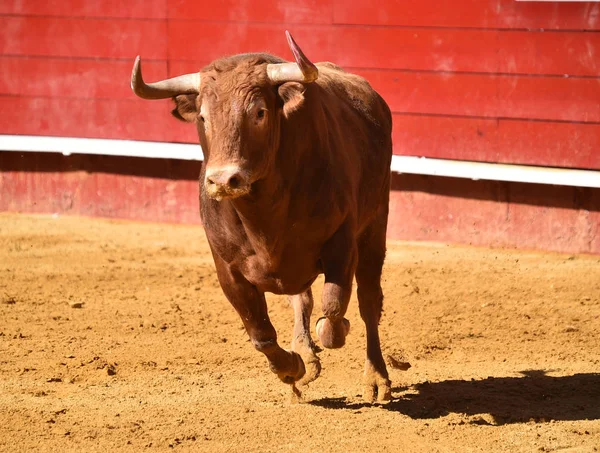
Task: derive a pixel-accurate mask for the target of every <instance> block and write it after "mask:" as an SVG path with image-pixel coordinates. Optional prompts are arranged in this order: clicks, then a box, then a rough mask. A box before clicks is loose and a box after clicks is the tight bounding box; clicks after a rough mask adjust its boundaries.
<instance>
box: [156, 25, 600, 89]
mask: <svg viewBox="0 0 600 453" xmlns="http://www.w3.org/2000/svg"><path fill="white" fill-rule="evenodd" d="M285 28H286V27H285V26H283V25H272V24H238V23H209V22H199V21H175V20H173V21H169V24H168V39H169V59H172V60H185V61H212V60H214V59H216V58H219V57H222V56H224V55H231V54H236V53H243V52H259V51H267V52H271V53H274V54H275V55H279V56H281V57H283V58H286V59H291V58H292V56H291V52H290V50H289V49H288V46H287V43H286V40H285V35H284V31H285ZM291 31H292V32H293V33H294V37H295V38H296V41H297V42H298V43H299V44H300V46H301V47H302V49H303V50H304V52H305V53H306V54H307V55H308V56H309V58H311V59H312V60H313V61H333V62H334V63H337V64H339V65H340V66H343V67H349V68H379V69H412V70H426V71H444V72H452V71H458V72H486V73H510V74H559V75H565V74H570V75H574V76H594V77H597V76H600V63H599V62H598V59H597V58H594V55H597V54H599V53H600V33H585V32H554V33H550V32H548V33H528V32H520V31H496V30H490V31H486V30H454V29H405V28H401V29H399V28H378V27H341V26H333V27H329V26H324V27H316V26H306V25H297V26H295V27H292V28H291ZM215 36H220V37H221V39H218V40H215V39H214V37H215ZM191 42H193V43H194V46H193V48H191V47H190V44H189V43H191Z"/></svg>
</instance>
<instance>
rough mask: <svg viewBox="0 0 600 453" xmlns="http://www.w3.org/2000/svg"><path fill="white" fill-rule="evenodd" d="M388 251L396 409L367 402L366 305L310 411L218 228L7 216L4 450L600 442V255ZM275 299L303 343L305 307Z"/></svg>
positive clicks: (591, 445) (2, 259)
mask: <svg viewBox="0 0 600 453" xmlns="http://www.w3.org/2000/svg"><path fill="white" fill-rule="evenodd" d="M388 248H389V251H388V258H387V263H386V267H385V270H384V282H383V287H384V293H385V295H386V299H385V312H384V317H383V320H382V323H381V336H382V342H383V349H384V355H386V356H388V357H391V359H390V360H392V361H393V360H397V361H404V360H407V361H409V362H410V363H411V364H412V368H410V369H409V370H408V371H400V370H397V369H393V368H391V367H390V375H391V376H390V377H391V379H392V382H393V401H391V402H390V403H388V404H386V405H369V404H365V403H364V402H363V401H362V399H361V393H362V387H361V375H362V369H363V359H364V344H365V338H364V327H363V324H362V322H361V320H360V317H359V315H358V310H357V303H356V299H355V297H354V298H353V300H352V302H351V304H350V309H349V313H348V316H347V317H348V318H349V319H350V321H351V323H352V330H351V333H350V335H349V337H348V339H347V344H346V346H345V347H344V348H343V349H341V350H335V351H329V350H325V351H323V352H322V353H321V354H320V357H321V361H322V365H323V371H322V374H321V377H320V378H319V379H318V380H317V381H315V382H314V383H312V384H311V385H310V386H309V387H308V388H304V389H303V401H302V402H299V403H298V402H294V401H293V399H292V395H291V391H290V387H289V386H286V385H284V384H282V383H280V382H279V381H278V380H277V378H276V377H275V375H273V374H272V373H271V372H270V371H269V369H268V366H267V363H266V360H265V359H264V357H263V356H262V355H261V354H259V353H258V352H256V351H255V350H254V349H253V347H252V346H251V344H250V342H249V341H248V340H247V337H246V334H245V332H244V330H243V329H242V323H241V321H240V320H239V319H238V317H237V315H236V314H235V312H234V310H233V308H232V307H231V306H230V305H229V303H228V302H227V301H226V299H225V297H224V296H223V295H222V292H221V289H220V288H219V285H218V282H217V279H216V276H215V272H214V269H213V264H212V260H211V256H210V252H209V248H208V245H207V243H206V240H205V237H204V232H203V231H202V229H201V228H199V227H195V226H182V225H164V224H160V225H157V224H142V223H132V222H118V221H107V220H98V219H85V218H53V217H50V216H25V215H16V214H2V215H0V451H11V452H18V451H40V452H42V451H52V452H57V451H60V452H65V451H78V452H79V451H85V452H93V451H111V450H113V451H134V452H138V451H146V450H149V451H153V450H155V451H162V450H168V449H171V448H172V449H175V450H180V451H186V450H187V451H207V452H208V451H210V452H221V451H232V452H234V451H243V452H286V451H294V452H298V451H302V452H324V451H343V452H350V451H352V452H354V451H357V452H358V451H370V452H380V451H382V452H383V451H389V452H392V451H394V452H396V451H406V452H455V451H456V452H458V451H460V452H500V451H502V452H506V451H510V452H532V451H533V452H535V451H542V452H548V451H560V452H591V451H598V450H600V374H598V373H599V371H600V335H599V332H600V257H598V256H580V255H561V254H549V253H533V252H522V251H507V250H493V249H484V248H468V247H455V246H446V245H432V244H414V243H410V244H409V243H402V242H390V243H389V244H388ZM321 283H322V280H318V281H317V283H315V285H314V287H313V289H314V291H315V302H316V307H315V308H316V310H315V314H314V315H313V323H314V320H316V318H317V317H318V316H319V313H320V309H319V300H320V287H321ZM268 300H269V309H270V315H271V318H272V321H273V323H274V325H275V327H276V328H277V331H278V333H279V341H280V343H281V344H283V345H285V347H288V345H289V343H290V340H291V338H290V337H291V332H292V322H293V313H292V310H291V308H290V307H289V305H288V301H287V299H286V298H285V297H279V296H270V297H268ZM313 328H314V326H313ZM313 335H314V334H313Z"/></svg>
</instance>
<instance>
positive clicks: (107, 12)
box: [0, 0, 167, 19]
mask: <svg viewBox="0 0 600 453" xmlns="http://www.w3.org/2000/svg"><path fill="white" fill-rule="evenodd" d="M0 14H12V15H21V16H62V17H112V18H147V19H164V18H166V15H167V11H166V5H165V0H128V1H126V2H123V1H120V0H103V1H98V2H96V1H89V0H27V1H23V0H2V2H0Z"/></svg>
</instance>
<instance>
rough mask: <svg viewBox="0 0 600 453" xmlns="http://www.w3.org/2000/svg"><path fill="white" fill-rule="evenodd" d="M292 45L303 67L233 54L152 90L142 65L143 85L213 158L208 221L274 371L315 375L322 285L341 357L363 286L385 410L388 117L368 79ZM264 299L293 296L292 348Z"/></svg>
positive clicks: (142, 91)
mask: <svg viewBox="0 0 600 453" xmlns="http://www.w3.org/2000/svg"><path fill="white" fill-rule="evenodd" d="M287 37H288V43H289V45H290V48H291V50H292V52H293V54H294V57H295V60H296V62H295V63H287V62H285V61H284V60H282V59H280V58H278V57H275V56H272V55H268V54H244V55H236V56H233V57H227V58H222V59H219V60H216V61H214V62H213V63H211V64H210V65H208V66H207V67H206V68H204V69H203V70H202V71H201V72H199V73H194V74H187V75H183V76H179V77H175V78H173V79H168V80H164V81H161V82H157V83H153V84H146V83H144V81H143V79H142V74H141V69H140V62H139V57H138V59H137V60H136V63H135V66H134V70H133V74H132V80H131V83H132V88H133V90H134V92H135V93H136V94H137V95H138V96H140V97H142V98H144V99H161V98H168V97H173V98H174V101H175V104H176V108H175V109H174V110H173V115H174V116H175V117H177V118H179V119H181V120H184V121H188V122H191V123H195V124H196V127H197V129H198V136H199V139H200V144H201V145H202V149H203V150H204V157H205V164H204V166H203V168H202V172H201V175H200V199H201V216H202V220H203V223H204V228H205V231H206V236H207V238H208V242H209V244H210V247H211V251H212V255H213V258H214V262H215V266H216V270H217V275H218V278H219V282H220V284H221V287H222V289H223V292H224V293H225V295H226V296H227V299H229V301H230V302H231V304H232V305H233V306H234V308H235V309H236V310H237V312H238V313H239V315H240V317H241V318H242V321H243V323H244V326H245V327H246V330H247V332H248V335H249V337H250V339H251V341H252V343H253V344H254V346H255V347H256V349H257V350H259V351H260V352H262V353H263V354H265V356H266V357H267V359H268V361H269V365H270V367H271V370H272V371H273V372H274V373H276V374H277V376H279V378H280V379H281V380H282V381H283V382H285V383H289V384H293V383H295V382H297V381H300V382H301V383H302V382H304V383H306V382H310V381H312V380H314V379H316V378H317V377H318V375H319V373H320V370H321V366H320V363H319V359H318V358H317V356H316V354H315V352H316V348H315V345H314V343H313V341H312V339H311V336H310V326H309V323H310V316H311V312H312V309H313V297H312V293H311V284H312V283H313V282H314V280H315V279H316V277H317V276H318V275H319V274H321V273H324V274H325V286H324V288H323V301H322V310H323V315H324V317H323V318H321V319H319V321H317V325H316V331H317V334H318V335H319V338H320V340H321V344H322V345H323V346H324V347H326V348H339V347H341V346H343V345H344V343H345V338H346V335H347V334H348V331H349V327H350V323H349V322H348V320H347V319H345V318H344V315H345V313H346V310H347V308H348V302H349V300H350V295H351V293H352V282H353V278H354V276H356V281H357V286H358V303H359V308H360V314H361V317H362V319H363V321H364V322H365V325H366V332H367V358H366V364H365V394H364V397H365V399H367V400H373V399H374V398H375V397H377V398H378V399H379V400H387V399H389V398H390V381H389V379H388V373H387V370H386V367H385V363H384V360H383V357H382V354H381V347H380V343H379V331H378V325H379V320H380V317H381V310H382V302H383V293H382V291H381V286H380V280H381V270H382V266H383V261H384V257H385V237H386V227H387V217H388V199H389V188H390V162H391V158H392V140H391V130H392V118H391V114H390V110H389V107H388V106H387V104H386V103H385V101H384V100H383V99H382V98H381V97H380V96H379V94H378V93H377V92H375V91H374V90H373V89H372V88H371V86H370V85H369V83H368V82H367V81H366V80H364V79H363V78H361V77H358V76H356V75H353V74H349V73H347V72H345V71H343V70H342V69H341V68H339V67H337V66H335V65H333V64H331V63H318V64H317V65H314V64H312V63H311V62H310V61H309V60H308V59H307V58H306V57H305V55H304V54H303V53H302V51H301V50H300V48H299V47H298V46H297V44H296V43H295V42H294V40H293V39H292V37H291V36H290V35H289V33H287ZM267 291H269V292H272V293H276V294H288V295H290V300H291V303H292V305H293V308H294V314H295V325H294V334H293V341H292V351H287V350H285V349H282V348H281V347H280V346H279V344H278V343H277V334H276V332H275V329H274V328H273V325H272V324H271V322H270V321H269V316H268V313H267V305H266V301H265V296H264V294H265V292H267Z"/></svg>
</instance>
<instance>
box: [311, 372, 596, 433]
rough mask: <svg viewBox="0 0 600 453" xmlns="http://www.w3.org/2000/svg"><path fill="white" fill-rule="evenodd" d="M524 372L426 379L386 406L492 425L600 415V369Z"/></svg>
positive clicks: (338, 404) (331, 404) (329, 403)
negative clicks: (488, 418)
mask: <svg viewBox="0 0 600 453" xmlns="http://www.w3.org/2000/svg"><path fill="white" fill-rule="evenodd" d="M522 374H523V377H488V378H487V379H482V380H469V381H467V380H449V381H443V382H432V383H429V382H424V383H421V384H416V385H414V386H411V387H404V388H394V389H393V390H394V393H395V394H397V393H398V392H400V393H402V394H401V395H400V396H399V397H396V398H394V399H393V400H392V401H391V402H389V403H387V404H385V405H382V406H381V408H383V409H386V410H389V411H394V412H400V413H402V414H405V415H408V416H409V417H411V418H414V419H428V418H439V417H443V416H445V415H448V414H450V413H460V414H465V415H477V414H491V415H492V417H493V418H494V421H493V423H491V424H497V425H503V424H507V423H522V422H528V421H530V420H534V421H538V422H539V421H550V420H597V419H600V374H597V373H589V374H575V375H573V376H561V377H552V376H547V375H546V373H545V372H544V371H538V370H534V371H523V372H522ZM310 404H313V405H315V406H321V407H326V408H331V409H353V410H356V409H359V408H361V407H365V406H368V405H367V404H365V403H359V402H352V401H350V400H348V399H346V398H323V399H320V400H315V401H312V402H311V403H310ZM482 422H483V423H487V422H485V421H483V420H482Z"/></svg>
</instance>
